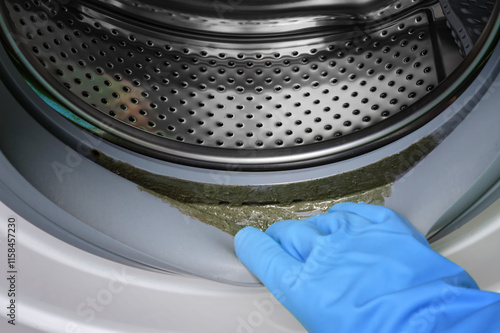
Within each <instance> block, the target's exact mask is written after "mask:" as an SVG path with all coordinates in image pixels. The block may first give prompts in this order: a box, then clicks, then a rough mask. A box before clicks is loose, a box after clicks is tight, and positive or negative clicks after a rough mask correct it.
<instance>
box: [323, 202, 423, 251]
mask: <svg viewBox="0 0 500 333" xmlns="http://www.w3.org/2000/svg"><path fill="white" fill-rule="evenodd" d="M340 211H342V212H350V213H352V214H356V215H359V216H361V217H364V218H366V219H368V220H370V221H371V222H373V223H376V224H380V225H381V226H380V227H382V228H384V229H385V230H387V231H392V232H401V233H406V234H411V235H413V236H414V237H415V238H417V239H418V240H419V241H421V242H424V243H427V240H426V239H425V237H424V235H422V234H421V233H420V232H419V231H418V230H417V229H415V227H414V226H413V225H412V224H411V223H410V222H409V221H408V220H407V219H406V217H404V216H403V215H401V214H399V213H397V212H395V211H394V210H392V209H390V208H387V207H384V206H378V205H370V204H365V203H353V202H346V203H339V204H336V205H335V206H333V207H331V208H330V209H329V210H328V212H329V213H333V212H340Z"/></svg>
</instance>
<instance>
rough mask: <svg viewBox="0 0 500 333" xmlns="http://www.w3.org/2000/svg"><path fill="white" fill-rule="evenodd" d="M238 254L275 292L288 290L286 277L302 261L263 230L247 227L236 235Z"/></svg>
mask: <svg viewBox="0 0 500 333" xmlns="http://www.w3.org/2000/svg"><path fill="white" fill-rule="evenodd" d="M234 247H235V250H236V255H237V256H238V258H239V259H240V260H241V262H242V263H243V264H244V265H245V266H246V267H247V268H248V269H249V270H250V272H252V273H253V274H254V275H255V276H256V277H257V278H258V279H259V280H260V281H262V283H264V284H265V285H266V287H267V288H268V289H269V290H270V291H271V292H272V293H273V294H275V296H276V294H277V293H281V292H286V289H287V288H288V286H287V284H288V281H284V277H285V276H287V275H290V274H289V272H291V271H297V269H298V268H299V267H300V265H301V264H300V263H299V262H298V261H297V260H295V259H294V258H293V257H292V256H290V255H289V254H288V253H287V252H285V250H283V249H282V248H281V246H280V245H279V244H278V243H277V242H276V241H275V240H274V239H272V238H271V237H270V236H269V235H266V234H265V233H263V232H262V231H260V230H258V229H256V228H253V227H246V228H243V229H241V230H240V231H239V232H238V233H237V234H236V236H235V237H234Z"/></svg>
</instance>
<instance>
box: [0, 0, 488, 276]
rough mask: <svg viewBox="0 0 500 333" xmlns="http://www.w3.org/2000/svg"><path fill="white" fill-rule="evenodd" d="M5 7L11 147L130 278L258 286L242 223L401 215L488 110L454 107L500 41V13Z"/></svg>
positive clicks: (245, 3)
mask: <svg viewBox="0 0 500 333" xmlns="http://www.w3.org/2000/svg"><path fill="white" fill-rule="evenodd" d="M0 6H1V16H2V20H1V24H2V31H1V32H2V38H3V42H4V46H5V48H4V49H3V51H2V76H3V80H4V82H5V83H6V86H7V87H8V89H9V91H10V93H11V94H12V96H13V97H14V98H15V100H16V103H17V105H18V108H19V110H22V111H15V110H3V111H2V113H3V115H2V117H3V119H4V121H3V123H2V125H1V126H2V128H3V132H4V133H8V135H9V136H10V138H11V139H3V140H2V150H3V151H4V153H5V155H6V156H7V158H8V159H9V161H10V163H12V164H13V165H14V166H15V167H16V169H17V170H18V171H19V172H20V174H21V175H22V176H23V178H25V179H27V180H28V181H29V182H30V183H31V184H32V185H33V186H34V187H35V188H36V189H37V191H38V193H39V195H40V196H43V197H44V198H48V199H49V200H50V202H51V203H52V204H54V206H55V207H57V209H60V210H61V212H64V213H65V214H68V215H69V216H70V217H68V216H67V217H66V218H55V217H54V218H52V219H50V220H51V221H50V222H39V225H40V226H41V227H42V228H43V229H45V230H47V231H49V232H51V233H53V234H57V236H58V237H60V238H62V239H64V240H66V241H68V242H72V243H74V244H75V245H77V246H80V247H82V248H85V249H86V250H88V251H91V252H95V253H98V254H100V255H102V256H105V257H108V258H112V259H113V260H118V261H123V262H127V263H128V264H130V265H136V266H140V267H143V268H148V269H155V270H160V271H168V272H177V273H190V274H196V275H200V276H204V277H207V278H211V279H216V280H220V281H225V282H230V283H240V284H255V283H257V281H256V280H255V279H254V278H253V276H251V275H250V274H249V273H248V272H247V271H246V270H245V269H244V268H243V267H242V266H241V265H240V264H239V262H238V261H237V259H236V258H235V256H234V254H233V252H232V237H231V235H234V234H235V233H236V232H237V231H238V230H239V229H240V228H242V227H243V226H246V225H253V226H257V227H260V228H262V229H265V228H266V227H267V226H268V225H269V224H270V223H273V222H274V221H276V220H280V219H302V218H305V217H307V216H311V215H314V214H317V213H320V212H323V211H325V210H326V209H327V208H328V207H329V206H331V205H332V204H334V203H336V202H340V201H348V200H351V201H365V202H373V203H379V204H384V203H385V204H387V205H389V206H394V207H393V208H396V209H398V208H401V210H403V212H404V211H405V207H406V206H402V207H399V206H398V205H399V204H398V203H399V202H403V201H406V202H408V201H411V200H414V199H415V198H414V197H413V196H414V195H415V193H413V194H412V193H411V191H406V192H402V193H406V194H404V195H402V196H398V199H394V198H393V194H391V191H392V190H393V189H394V188H393V185H394V184H397V183H398V182H399V183H401V184H402V183H403V182H401V180H404V181H405V182H406V183H405V184H406V185H401V186H403V187H404V186H408V187H409V186H410V184H415V183H422V182H424V183H425V182H426V179H429V178H428V177H429V173H428V172H425V173H424V174H420V173H418V172H417V173H415V174H414V175H413V176H412V177H410V176H408V175H411V174H412V172H413V169H414V168H415V166H416V165H418V164H419V163H420V162H422V161H423V160H425V159H426V158H428V156H430V155H431V153H432V152H433V151H435V150H436V149H437V148H438V147H439V146H440V145H441V143H442V142H445V141H446V138H447V137H448V136H449V135H450V133H452V132H454V131H455V129H456V128H457V127H458V125H459V124H460V123H461V122H462V120H463V119H465V118H466V116H467V115H468V114H469V113H470V112H471V108H469V109H467V108H464V107H455V108H450V107H449V106H450V105H451V104H452V103H453V102H455V101H456V100H457V99H458V98H459V97H460V96H462V93H463V92H464V91H466V90H467V89H468V88H469V87H470V85H471V84H472V83H473V82H477V79H476V77H477V75H478V73H480V71H481V70H483V68H484V66H485V65H486V63H487V62H488V61H487V60H488V59H489V58H490V57H491V56H492V52H493V51H494V50H495V46H496V41H497V37H498V36H497V33H498V31H497V19H498V17H497V16H498V6H496V5H495V2H493V1H477V2H476V1H474V2H472V1H463V2H448V1H446V0H442V1H432V0H431V1H426V0H412V1H409V0H408V1H406V0H401V1H378V0H371V1H368V2H366V1H357V0H354V1H351V2H349V3H346V2H345V1H335V0H332V1H328V2H325V1H319V0H302V1H286V0H271V1H260V0H237V1H215V2H212V1H209V2H207V1H202V0H189V1H180V0H172V1H160V0H143V1H129V0H116V1H103V0H91V1H90V0H88V1H79V0H78V1H49V0H47V1H45V0H33V1H21V0H6V1H3V2H2V3H1V5H0ZM490 16H491V19H490ZM495 68H496V67H495ZM495 70H496V69H495ZM495 70H491V71H490V73H491V75H493V74H494V73H495ZM483 81H484V82H483ZM483 81H482V82H481V83H482V84H483V86H485V82H490V81H491V80H490V81H487V80H486V79H484V80H483ZM491 82H493V81H491ZM491 82H490V83H491ZM482 93H484V91H483V92H482ZM471 98H472V97H471ZM476 102H477V100H476ZM472 104H474V103H472ZM472 104H470V105H472ZM463 105H469V104H463ZM463 105H462V106H463ZM457 117H458V118H457ZM457 119H458V121H457ZM452 120H453V121H452ZM5 135H7V134H5ZM13 138H15V140H14V141H15V144H14V145H13V144H12V142H13ZM20 152H21V153H20ZM26 156H30V158H29V159H27V158H26ZM33 161H37V162H36V163H33ZM44 161H47V163H45V162H44ZM440 163H443V161H442V160H441V161H440ZM110 171H111V172H110ZM436 178H437V179H441V177H439V174H438V176H436ZM442 181H443V182H445V180H444V179H442ZM446 181H449V182H451V181H452V180H451V179H448V180H446ZM432 185H433V186H434V187H442V186H446V184H443V183H435V184H432ZM401 186H400V187H399V188H401ZM464 191H465V190H464ZM391 198H392V199H391ZM429 199H431V198H429ZM30 200H31V202H35V200H33V197H31V199H30ZM391 200H396V201H394V202H397V203H396V204H392V202H393V201H391ZM429 201H431V202H434V200H432V199H431V200H429ZM436 201H438V202H439V200H436ZM438 202H436V203H435V205H436V207H435V209H434V211H435V215H434V216H431V217H430V218H429V216H425V218H426V220H425V221H424V216H418V214H417V215H415V214H414V213H413V211H408V213H409V215H412V216H411V217H412V221H414V223H416V224H417V226H418V227H419V228H420V229H421V230H422V231H423V232H426V233H428V232H430V234H434V233H436V232H438V231H439V230H440V229H441V228H442V227H443V226H444V225H445V224H446V223H448V222H449V220H448V221H444V222H443V221H442V222H441V224H440V225H436V224H435V222H436V221H437V220H438V217H440V216H442V215H443V214H444V212H445V211H446V209H448V206H446V207H443V206H440V204H439V203H438ZM34 223H37V222H34ZM214 227H215V228H214ZM75 239H76V240H75Z"/></svg>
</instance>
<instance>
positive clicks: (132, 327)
mask: <svg viewBox="0 0 500 333" xmlns="http://www.w3.org/2000/svg"><path fill="white" fill-rule="evenodd" d="M9 219H10V221H11V222H12V221H13V219H14V220H15V239H16V241H15V261H11V262H10V264H12V265H13V266H12V267H8V265H9V263H8V258H7V254H8V253H9V250H8V249H9V248H12V246H8V242H7V239H8V236H7V235H8V232H9V230H8V229H9ZM11 227H12V226H11ZM11 229H12V228H11ZM10 233H11V236H10V237H9V239H12V238H13V237H12V230H11V231H10ZM499 240H500V201H497V202H495V203H494V204H493V205H491V206H490V207H489V208H488V209H486V210H485V211H484V212H483V213H482V214H480V215H479V216H477V217H476V218H474V219H473V220H472V221H471V222H469V223H468V224H466V225H465V226H464V227H462V228H461V229H459V230H458V231H456V232H454V233H452V234H451V235H448V236H446V237H445V238H443V239H441V240H439V241H437V242H436V243H434V244H433V247H434V248H435V249H436V250H438V251H440V252H441V253H443V254H444V255H446V256H447V257H448V258H450V259H452V260H453V261H455V262H457V263H458V264H461V265H463V267H465V268H466V269H467V270H468V271H469V272H470V273H471V275H472V276H473V277H474V278H475V279H476V281H477V282H478V284H479V285H480V286H481V288H483V289H486V290H491V291H497V292H500V266H499V265H498V264H496V263H497V254H498V253H500V241H499ZM11 243H12V241H11ZM0 251H1V253H2V254H1V255H0V258H1V259H0V269H1V271H2V274H3V276H4V277H3V278H2V279H1V280H0V304H1V308H2V311H1V313H0V315H1V318H0V331H1V332H22V333H25V332H26V333H31V332H64V333H84V332H92V333H94V332H96V333H99V332H122V333H125V332H144V333H149V332H207V333H208V332H217V333H225V332H237V333H251V332H256V333H257V332H304V330H303V328H302V326H301V325H300V324H299V323H298V322H297V320H296V319H295V318H294V317H293V316H292V315H291V314H290V313H288V311H287V310H286V309H284V308H283V307H282V306H281V305H280V304H278V302H277V301H276V299H275V298H274V297H273V296H271V294H270V293H269V292H268V291H267V290H266V289H265V288H264V287H261V288H245V287H237V286H231V285H227V284H221V283H218V282H213V281H209V280H205V279H201V278H196V277H190V276H181V275H166V274H160V273H156V272H151V271H146V270H140V269H136V268H132V267H128V266H125V265H121V264H118V263H115V262H112V261H108V260H106V259H103V258H100V257H97V256H95V255H92V254H89V253H87V252H85V251H82V250H80V249H78V248H75V247H73V246H71V245H68V244H66V243H64V242H62V241H60V240H58V239H56V238H54V237H52V236H50V235H48V234H47V233H45V232H43V231H41V230H40V229H38V228H36V227H35V226H33V225H32V224H31V223H29V222H27V221H26V220H24V219H23V218H22V217H20V216H19V215H18V214H16V213H14V212H13V211H12V210H10V209H9V208H8V207H7V206H5V205H4V204H3V203H0ZM10 253H12V250H11V252H10ZM10 271H13V272H14V273H9V272H10ZM9 277H10V278H11V279H12V277H14V279H13V280H11V281H9V280H8V279H9ZM11 282H14V283H13V285H11ZM9 289H10V296H9ZM12 291H14V292H15V296H13V295H12ZM11 300H14V302H15V303H14V304H15V324H16V325H15V326H13V325H11V324H9V320H12V318H9V317H8V314H9V313H10V310H9V309H7V306H9V305H10V304H11V303H10V302H11Z"/></svg>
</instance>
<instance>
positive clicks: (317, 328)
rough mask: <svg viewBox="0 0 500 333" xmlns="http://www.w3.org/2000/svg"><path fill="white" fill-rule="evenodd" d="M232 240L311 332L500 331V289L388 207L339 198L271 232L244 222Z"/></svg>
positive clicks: (262, 278) (254, 270)
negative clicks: (490, 288)
mask: <svg viewBox="0 0 500 333" xmlns="http://www.w3.org/2000/svg"><path fill="white" fill-rule="evenodd" d="M235 247H236V254H237V255H238V257H239V258H240V260H241V261H242V262H243V264H245V265H246V266H247V267H248V268H249V269H250V271H251V272H252V273H254V274H255V275H256V276H257V277H258V278H259V279H260V280H261V281H262V282H263V283H264V284H265V285H266V287H267V288H268V289H269V290H270V291H271V292H272V293H273V295H274V296H275V297H276V298H277V299H278V300H279V301H280V302H281V303H282V304H283V305H284V306H285V307H286V308H287V309H288V310H289V311H290V312H291V313H292V314H293V315H294V316H295V317H296V318H297V319H298V320H299V321H300V322H301V323H302V325H303V326H304V327H305V328H306V329H307V330H308V331H309V332H313V333H314V332H335V333H365V332H380V333H385V332H387V333H410V332H411V333H413V332H415V333H419V332H435V333H438V332H439V333H444V332H467V333H469V332H471V333H472V332H483V333H484V332H500V294H496V293H491V292H486V291H480V290H478V287H477V285H476V283H475V282H474V280H473V279H472V278H471V277H470V276H469V275H468V274H467V272H465V271H464V270H463V269H462V268H461V267H459V266H457V265H456V264H454V263H452V262H451V261H449V260H447V259H446V258H444V257H442V256H441V255H439V254H438V253H436V252H434V251H433V250H432V249H431V248H430V247H429V244H428V243H427V240H426V239H425V237H424V236H423V235H422V234H421V233H420V232H418V231H417V230H416V229H415V228H414V227H413V226H412V225H411V224H410V223H409V222H408V221H407V220H406V219H405V218H404V217H403V216H401V215H399V214H398V213H396V212H394V211H392V210H390V209H388V208H384V207H381V206H375V205H368V204H363V203H361V204H355V203H343V204H337V205H335V206H333V207H332V208H331V209H330V210H329V212H328V213H327V214H321V215H317V216H314V217H311V218H308V219H306V220H303V221H281V222H277V223H275V224H273V225H272V226H270V227H269V228H268V229H267V231H266V232H265V233H263V232H262V231H260V230H258V229H255V228H252V227H247V228H244V229H242V230H241V231H240V232H239V233H238V234H237V235H236V237H235ZM478 260H481V258H478ZM498 264H500V263H492V265H498Z"/></svg>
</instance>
